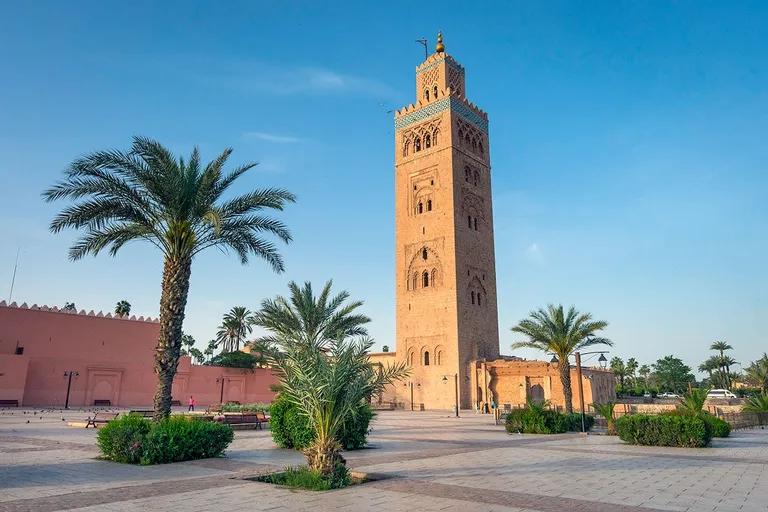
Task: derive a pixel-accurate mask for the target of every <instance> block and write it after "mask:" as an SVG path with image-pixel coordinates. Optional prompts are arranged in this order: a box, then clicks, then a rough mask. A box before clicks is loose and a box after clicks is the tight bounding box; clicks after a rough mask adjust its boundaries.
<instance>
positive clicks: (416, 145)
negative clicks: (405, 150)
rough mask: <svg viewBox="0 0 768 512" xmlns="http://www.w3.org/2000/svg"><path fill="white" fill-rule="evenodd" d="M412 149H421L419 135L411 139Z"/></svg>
mask: <svg viewBox="0 0 768 512" xmlns="http://www.w3.org/2000/svg"><path fill="white" fill-rule="evenodd" d="M413 150H414V151H421V137H416V138H415V139H414V141H413Z"/></svg>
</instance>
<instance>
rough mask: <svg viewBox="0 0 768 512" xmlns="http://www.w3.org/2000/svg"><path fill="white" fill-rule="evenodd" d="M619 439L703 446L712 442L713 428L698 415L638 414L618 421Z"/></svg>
mask: <svg viewBox="0 0 768 512" xmlns="http://www.w3.org/2000/svg"><path fill="white" fill-rule="evenodd" d="M616 431H617V433H618V434H619V438H620V439H621V440H622V441H624V442H627V443H630V444H640V445H648V446H680V447H688V448H700V447H703V446H707V445H709V442H710V440H711V439H712V431H711V429H710V428H709V426H708V425H707V423H706V422H705V421H704V420H703V419H701V418H697V417H695V416H683V415H671V414H659V415H656V416H652V415H648V414H635V415H631V416H622V417H621V418H618V419H617V420H616Z"/></svg>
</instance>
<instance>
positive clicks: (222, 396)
mask: <svg viewBox="0 0 768 512" xmlns="http://www.w3.org/2000/svg"><path fill="white" fill-rule="evenodd" d="M216 382H217V383H218V382H220V383H221V393H219V403H220V404H222V405H224V376H223V375H222V376H221V377H219V378H218V379H216Z"/></svg>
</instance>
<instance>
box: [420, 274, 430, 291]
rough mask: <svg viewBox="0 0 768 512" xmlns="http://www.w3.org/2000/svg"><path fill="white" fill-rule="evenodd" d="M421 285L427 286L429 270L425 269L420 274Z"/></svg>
mask: <svg viewBox="0 0 768 512" xmlns="http://www.w3.org/2000/svg"><path fill="white" fill-rule="evenodd" d="M421 285H422V286H423V287H424V288H429V272H427V271H426V270H425V271H424V273H423V274H422V275H421Z"/></svg>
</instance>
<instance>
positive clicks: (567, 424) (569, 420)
mask: <svg viewBox="0 0 768 512" xmlns="http://www.w3.org/2000/svg"><path fill="white" fill-rule="evenodd" d="M594 424H595V418H594V417H593V416H590V415H586V416H585V417H584V425H585V426H586V429H587V430H589V429H591V428H592V426H593V425H594ZM505 428H506V430H507V432H509V433H517V432H520V433H523V434H562V433H565V432H568V431H569V430H570V431H573V432H581V414H580V413H573V414H561V413H559V412H556V411H550V410H548V409H543V408H541V407H525V408H522V409H515V410H513V411H512V412H510V413H509V414H507V420H506V423H505Z"/></svg>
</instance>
